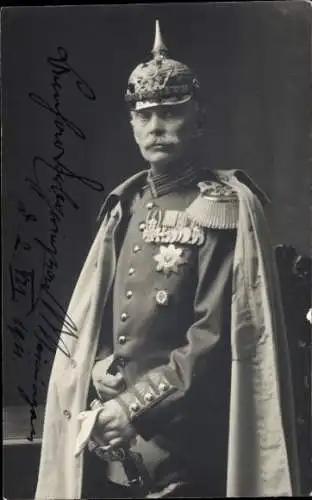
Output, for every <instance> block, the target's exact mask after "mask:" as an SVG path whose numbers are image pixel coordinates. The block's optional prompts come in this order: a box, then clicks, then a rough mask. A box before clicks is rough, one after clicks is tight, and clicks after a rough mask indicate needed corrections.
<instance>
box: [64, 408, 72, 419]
mask: <svg viewBox="0 0 312 500" xmlns="http://www.w3.org/2000/svg"><path fill="white" fill-rule="evenodd" d="M63 415H64V417H65V418H67V420H69V419H70V418H71V413H70V411H69V410H64V411H63Z"/></svg>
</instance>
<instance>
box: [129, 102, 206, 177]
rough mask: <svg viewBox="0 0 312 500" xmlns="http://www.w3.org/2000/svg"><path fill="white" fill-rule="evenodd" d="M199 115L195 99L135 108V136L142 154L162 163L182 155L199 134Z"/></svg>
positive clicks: (170, 161)
mask: <svg viewBox="0 0 312 500" xmlns="http://www.w3.org/2000/svg"><path fill="white" fill-rule="evenodd" d="M196 117H197V103H195V102H194V101H189V102H186V103H184V104H175V105H173V106H156V107H152V108H146V109H142V110H139V111H132V112H131V124H132V128H133V133H134V138H135V140H136V142H137V144H138V146H139V148H140V151H141V154H142V156H143V158H144V159H145V160H146V161H148V162H149V163H150V164H152V165H156V166H160V167H163V166H165V165H167V164H169V163H172V162H174V161H176V160H178V159H180V158H181V157H182V156H183V155H184V153H185V152H186V151H187V150H188V149H189V147H190V144H191V142H192V139H193V138H194V136H195V135H196Z"/></svg>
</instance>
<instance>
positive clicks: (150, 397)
mask: <svg viewBox="0 0 312 500" xmlns="http://www.w3.org/2000/svg"><path fill="white" fill-rule="evenodd" d="M153 399H154V396H153V394H151V393H150V392H147V393H146V394H145V396H144V401H146V402H147V403H150V402H151V401H153Z"/></svg>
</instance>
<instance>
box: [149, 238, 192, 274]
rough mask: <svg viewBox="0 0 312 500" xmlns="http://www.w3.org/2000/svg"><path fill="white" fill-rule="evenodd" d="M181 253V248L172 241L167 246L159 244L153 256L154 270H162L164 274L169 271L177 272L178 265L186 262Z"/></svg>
mask: <svg viewBox="0 0 312 500" xmlns="http://www.w3.org/2000/svg"><path fill="white" fill-rule="evenodd" d="M182 254H183V248H177V247H176V246H175V245H173V244H172V243H171V244H170V245H168V246H165V245H160V248H159V252H158V254H157V255H155V256H154V260H155V261H156V262H157V266H156V271H163V272H164V273H165V274H166V275H168V274H169V273H170V272H174V273H177V272H178V268H179V266H180V265H182V264H185V263H186V260H185V259H184V258H183V257H182Z"/></svg>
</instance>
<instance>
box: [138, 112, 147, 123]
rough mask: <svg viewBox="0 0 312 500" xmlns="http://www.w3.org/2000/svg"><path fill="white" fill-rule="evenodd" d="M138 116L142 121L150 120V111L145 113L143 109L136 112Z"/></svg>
mask: <svg viewBox="0 0 312 500" xmlns="http://www.w3.org/2000/svg"><path fill="white" fill-rule="evenodd" d="M136 117H137V119H138V120H140V121H141V122H146V121H148V120H149V116H148V113H143V112H142V111H137V112H136Z"/></svg>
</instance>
